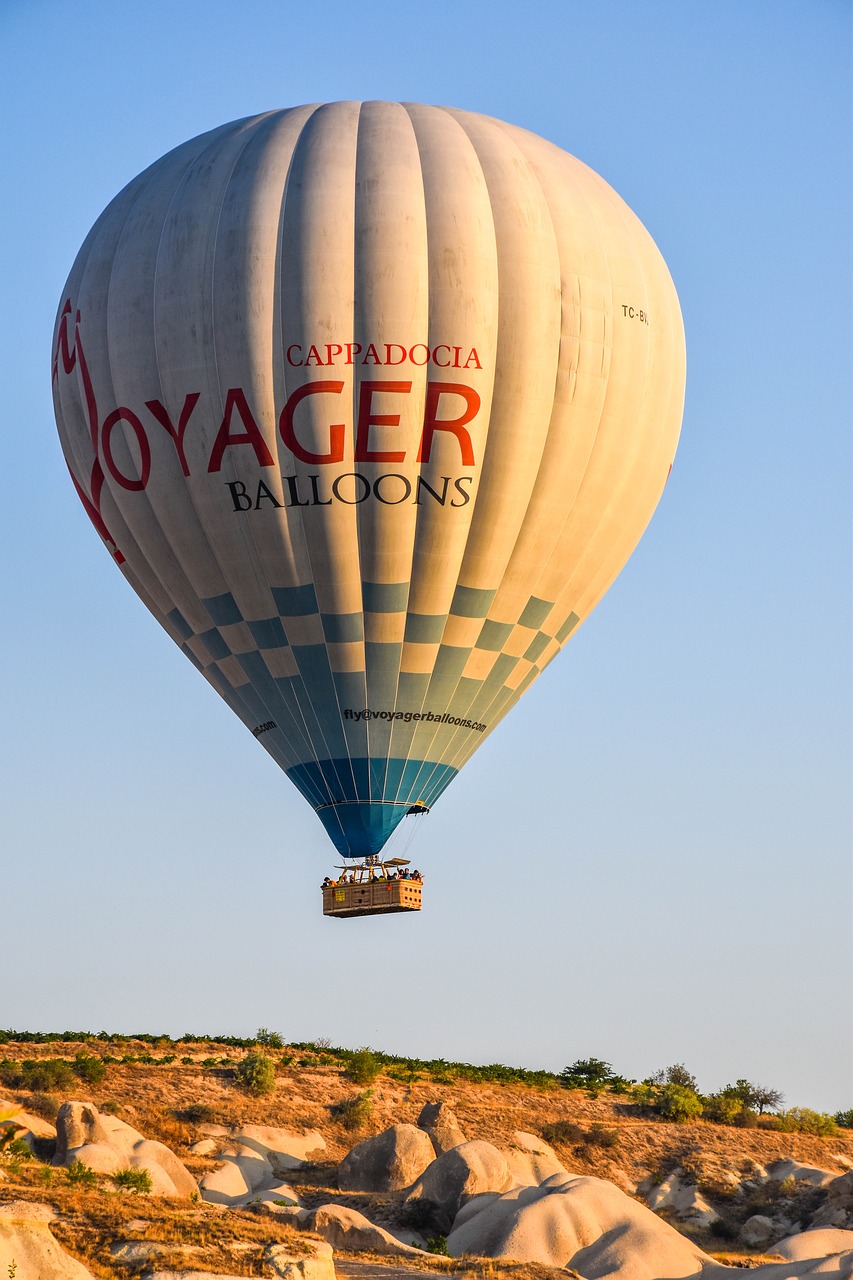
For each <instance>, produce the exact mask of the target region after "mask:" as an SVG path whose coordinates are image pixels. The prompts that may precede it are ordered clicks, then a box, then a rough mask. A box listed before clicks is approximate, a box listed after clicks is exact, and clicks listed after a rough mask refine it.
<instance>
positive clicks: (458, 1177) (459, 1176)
mask: <svg viewBox="0 0 853 1280" xmlns="http://www.w3.org/2000/svg"><path fill="white" fill-rule="evenodd" d="M512 1184H513V1177H512V1174H511V1173H510V1170H509V1165H508V1164H507V1160H506V1156H505V1155H504V1154H503V1152H501V1151H498V1149H497V1147H493V1146H492V1144H491V1143H490V1142H479V1141H475V1142H463V1143H462V1144H461V1145H460V1146H458V1147H454V1148H453V1149H452V1150H451V1151H446V1152H445V1153H444V1155H441V1156H438V1157H437V1158H436V1159H435V1160H433V1162H432V1164H430V1165H429V1166H428V1167H427V1168H426V1169H425V1170H424V1172H423V1173H422V1174H421V1176H420V1177H419V1178H418V1180H417V1182H415V1184H414V1186H413V1187H412V1189H411V1191H410V1192H409V1194H408V1196H407V1197H406V1201H405V1203H406V1208H407V1210H408V1216H409V1219H410V1220H413V1219H414V1218H415V1217H416V1214H417V1210H421V1213H422V1217H421V1219H420V1220H419V1221H416V1222H415V1223H414V1225H417V1226H423V1227H427V1226H428V1227H430V1228H431V1229H433V1230H435V1231H439V1232H441V1233H442V1234H446V1233H447V1232H448V1231H450V1229H451V1227H452V1226H453V1219H454V1218H455V1217H456V1215H457V1213H458V1212H459V1210H460V1209H461V1208H462V1205H463V1204H464V1203H465V1201H466V1200H468V1199H470V1197H471V1196H475V1195H480V1194H481V1193H483V1192H488V1191H497V1192H501V1191H506V1190H507V1189H508V1188H509V1187H511V1186H512ZM416 1205H417V1209H416V1208H415V1206H416Z"/></svg>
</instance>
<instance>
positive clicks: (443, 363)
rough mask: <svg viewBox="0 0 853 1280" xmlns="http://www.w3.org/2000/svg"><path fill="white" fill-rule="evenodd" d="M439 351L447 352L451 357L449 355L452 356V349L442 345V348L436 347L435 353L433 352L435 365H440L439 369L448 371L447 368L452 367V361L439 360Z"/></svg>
mask: <svg viewBox="0 0 853 1280" xmlns="http://www.w3.org/2000/svg"><path fill="white" fill-rule="evenodd" d="M439 351H446V352H447V354H448V356H449V355H450V347H445V346H444V345H442V346H440V347H436V349H435V351H433V353H432V359H433V363H434V364H437V365H438V367H439V369H446V368H448V366H449V365H450V361H449V360H439V358H438V353H439Z"/></svg>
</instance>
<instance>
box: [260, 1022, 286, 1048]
mask: <svg viewBox="0 0 853 1280" xmlns="http://www.w3.org/2000/svg"><path fill="white" fill-rule="evenodd" d="M255 1040H256V1041H257V1043H258V1044H262V1045H265V1046H266V1048H267V1049H283V1048H284V1041H283V1040H282V1038H281V1036H280V1035H279V1034H278V1032H277V1031H269V1030H267V1028H266V1027H258V1030H257V1032H256V1033H255Z"/></svg>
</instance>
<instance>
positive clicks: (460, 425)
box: [418, 347, 480, 467]
mask: <svg viewBox="0 0 853 1280" xmlns="http://www.w3.org/2000/svg"><path fill="white" fill-rule="evenodd" d="M458 349H459V348H458V347H456V348H454V350H458ZM445 395H452V396H461V397H462V399H463V400H464V401H465V409H464V410H463V412H462V416H461V417H459V418H439V417H438V416H437V414H438V406H439V402H440V400H441V397H442V396H445ZM479 408H480V397H479V396H478V394H477V392H476V391H475V390H474V388H473V387H466V386H465V385H464V384H463V383H461V382H428V383H427V395H426V409H425V411H424V433H423V435H422V437H421V447H420V449H419V451H418V462H429V456H430V452H431V450H432V438H433V436H434V434H435V432H436V431H450V432H451V433H452V434H453V435H455V436H456V438H457V440H458V441H459V447H460V449H461V451H462V462H463V464H464V465H465V466H466V467H472V466H473V465H474V446H473V445H472V443H471V437H470V435H469V434H468V432H467V431H466V430H465V426H466V424H467V423H469V422H470V421H471V419H472V418H475V417H476V415H477V412H478V410H479Z"/></svg>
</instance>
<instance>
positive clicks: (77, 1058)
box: [74, 1049, 107, 1084]
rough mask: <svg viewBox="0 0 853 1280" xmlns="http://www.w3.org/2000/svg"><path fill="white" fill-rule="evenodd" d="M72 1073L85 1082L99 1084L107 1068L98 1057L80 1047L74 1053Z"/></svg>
mask: <svg viewBox="0 0 853 1280" xmlns="http://www.w3.org/2000/svg"><path fill="white" fill-rule="evenodd" d="M74 1074H75V1075H76V1076H77V1077H78V1078H79V1079H80V1080H84V1081H85V1082H86V1084H100V1083H101V1081H102V1080H103V1078H104V1076H105V1075H106V1074H107V1069H106V1067H105V1066H104V1064H103V1062H102V1061H101V1059H100V1058H97V1057H96V1056H95V1055H94V1054H93V1053H86V1052H85V1051H84V1050H83V1049H81V1050H80V1052H79V1053H77V1054H75V1055H74Z"/></svg>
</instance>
